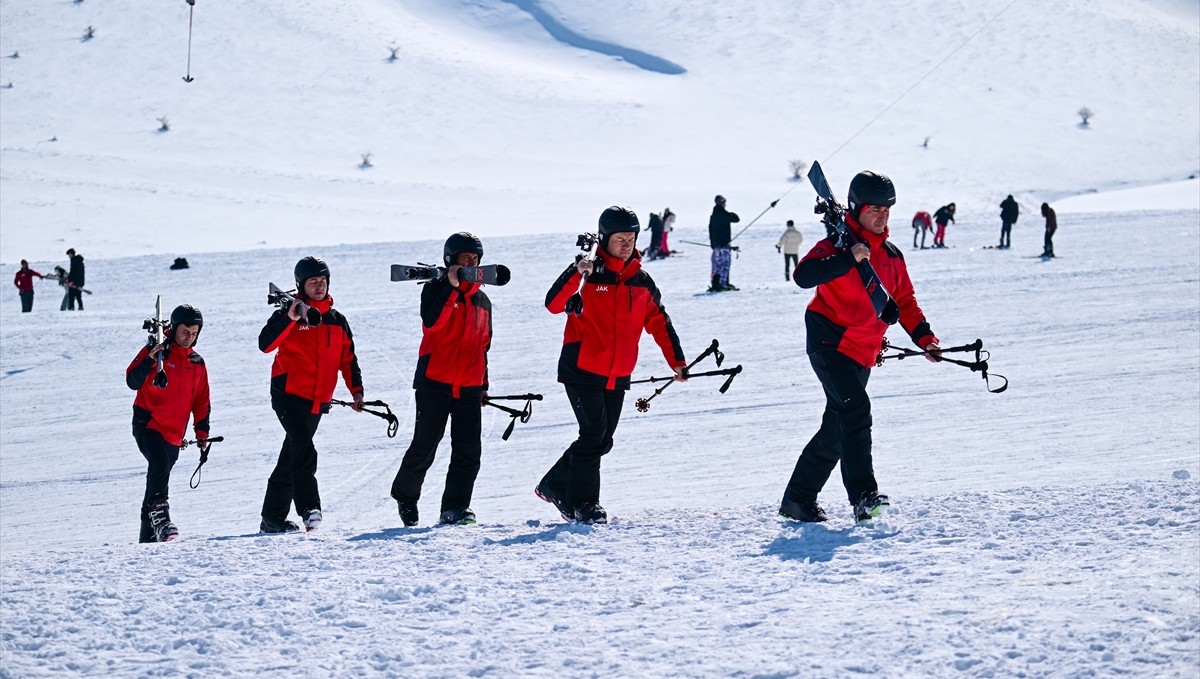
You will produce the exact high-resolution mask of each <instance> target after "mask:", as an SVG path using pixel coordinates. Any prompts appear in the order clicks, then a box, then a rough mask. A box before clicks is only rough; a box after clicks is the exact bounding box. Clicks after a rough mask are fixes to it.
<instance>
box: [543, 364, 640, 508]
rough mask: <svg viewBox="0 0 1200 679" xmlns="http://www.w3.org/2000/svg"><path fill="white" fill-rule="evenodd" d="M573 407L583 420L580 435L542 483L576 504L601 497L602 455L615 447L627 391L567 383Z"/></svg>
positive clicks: (559, 495)
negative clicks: (615, 438) (614, 443)
mask: <svg viewBox="0 0 1200 679" xmlns="http://www.w3.org/2000/svg"><path fill="white" fill-rule="evenodd" d="M563 386H565V387H566V390H567V398H568V399H570V401H571V410H573V411H574V412H575V419H576V420H578V421H579V438H577V439H575V442H574V443H572V444H571V445H570V447H568V448H567V450H566V452H564V453H563V454H562V457H560V458H558V461H557V462H555V463H554V466H553V467H551V468H550V471H548V472H546V475H545V476H543V477H542V480H541V483H539V484H538V486H539V487H540V488H542V489H543V490H544V491H548V492H549V493H550V494H551V495H553V496H554V497H559V498H566V500H567V503H568V504H569V505H570V506H572V507H581V506H583V505H584V504H586V503H588V502H599V501H600V458H601V457H602V456H604V455H605V454H606V453H608V451H610V450H612V447H613V432H615V431H616V430H617V423H618V422H619V421H620V419H621V406H622V405H623V404H624V403H625V392H624V390H621V389H603V388H598V387H582V386H575V385H570V384H567V385H563Z"/></svg>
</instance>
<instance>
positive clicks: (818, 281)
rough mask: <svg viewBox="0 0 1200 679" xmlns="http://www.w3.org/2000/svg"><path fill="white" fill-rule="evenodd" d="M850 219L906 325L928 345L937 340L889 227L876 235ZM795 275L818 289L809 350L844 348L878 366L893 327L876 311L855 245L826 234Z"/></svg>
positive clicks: (811, 307) (808, 317)
mask: <svg viewBox="0 0 1200 679" xmlns="http://www.w3.org/2000/svg"><path fill="white" fill-rule="evenodd" d="M846 224H847V226H849V227H850V230H851V231H852V232H853V233H854V235H855V236H857V237H858V240H859V241H860V242H862V243H863V244H865V245H867V246H868V247H869V248H871V266H872V267H874V268H875V273H876V274H878V276H879V281H880V282H881V283H883V286H884V288H886V289H887V291H888V292H890V293H891V295H892V298H893V299H894V300H895V301H896V304H897V305H898V306H899V307H900V325H901V326H902V327H903V328H904V329H905V331H907V332H908V334H909V336H910V337H912V340H913V341H914V342H916V343H917V346H919V347H921V348H922V349H924V348H925V347H926V346H928V345H929V343H930V342H936V341H937V337H935V336H934V334H933V331H932V330H930V328H929V323H927V322H926V321H925V313H924V312H922V311H921V307H920V306H918V305H917V298H916V296H915V295H914V294H913V285H912V280H910V279H909V277H908V267H907V266H905V264H904V255H903V254H901V253H900V249H899V248H897V247H896V246H895V245H893V244H891V243H889V242H888V240H887V237H888V231H887V229H884V232H883V233H882V234H880V235H875V234H873V233H871V232H870V231H867V230H866V229H864V228H863V227H862V226H861V225H859V223H858V222H857V221H855V220H854V218H853V217H850V216H847V217H846ZM792 278H793V280H795V281H796V284H797V285H799V286H800V287H802V288H812V287H815V288H816V289H817V293H816V295H814V296H813V299H812V301H811V302H809V304H808V310H807V311H806V312H805V314H804V325H805V328H806V330H807V334H808V353H810V354H816V353H821V352H831V351H838V352H841V353H843V354H845V355H846V356H849V357H850V358H852V359H854V360H855V361H856V362H858V364H859V365H861V366H863V367H864V368H870V367H872V366H874V365H875V359H876V358H878V356H879V351H880V349H881V348H882V343H883V336H884V333H886V332H887V327H888V326H887V323H884V322H883V321H881V320H879V318H878V317H877V316H876V315H875V307H874V306H872V304H871V298H870V296H869V295H868V294H867V288H866V286H864V285H863V283H862V278H861V277H859V274H858V269H857V268H856V262H855V259H854V255H853V254H851V253H850V250H849V249H847V250H839V249H838V248H837V246H836V245H835V244H834V242H833V241H832V240H830V239H828V238H826V239H824V240H822V241H820V242H819V243H817V244H816V245H815V246H813V249H812V250H810V251H809V253H808V254H807V255H805V256H804V258H803V259H801V260H800V264H799V266H797V267H796V270H795V271H794V272H793V273H792Z"/></svg>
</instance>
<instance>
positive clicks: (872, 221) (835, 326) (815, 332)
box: [779, 172, 939, 522]
mask: <svg viewBox="0 0 1200 679" xmlns="http://www.w3.org/2000/svg"><path fill="white" fill-rule="evenodd" d="M895 203H896V189H895V187H894V186H893V185H892V181H891V180H890V179H888V178H887V177H885V176H883V175H880V174H876V173H874V172H860V173H859V174H858V175H856V176H855V177H854V180H853V181H851V182H850V194H849V197H848V200H847V204H848V211H847V214H846V226H847V227H848V228H849V230H850V231H851V232H852V233H853V235H854V236H855V237H856V238H857V239H858V241H859V242H857V243H855V244H854V245H852V246H851V247H849V248H845V249H843V248H839V247H838V246H837V244H835V242H834V241H833V240H830V239H825V240H822V241H821V242H819V243H817V244H816V246H814V247H813V249H812V250H811V251H810V252H809V253H808V254H807V255H805V256H804V259H802V260H800V265H799V266H798V267H796V271H795V273H794V274H793V279H794V280H795V281H796V284H797V285H799V286H800V287H802V288H813V287H815V288H816V289H817V291H816V294H815V295H814V296H813V299H812V302H810V303H809V305H808V310H807V311H806V312H805V314H804V324H805V328H806V331H807V335H808V340H807V342H808V359H809V362H810V363H812V367H813V371H814V372H815V373H816V374H817V379H819V380H820V381H821V386H822V387H823V388H824V390H825V396H826V403H825V414H824V415H823V417H822V419H821V428H820V429H819V430H818V431H817V433H816V434H815V435H814V436H813V438H812V440H811V441H809V442H808V445H806V446H805V447H804V450H803V452H801V454H800V459H799V460H797V462H796V468H795V470H794V471H793V472H792V476H791V479H790V480H789V481H788V485H787V489H786V490H785V491H784V495H783V501H782V503H781V504H780V508H779V513H780V514H781V515H783V516H785V517H787V518H789V519H794V520H796V521H806V522H816V521H825V520H826V516H825V511H824V510H823V509H822V508H821V506H820V505H819V504H817V494H818V493H820V491H821V488H822V487H824V485H825V482H826V481H827V480H828V479H829V474H830V473H831V472H832V471H833V467H834V465H836V464H837V463H838V462H841V468H842V483H843V484H844V485H845V487H846V493H847V497H848V499H849V500H850V504H851V505H852V506H853V507H854V514H855V518H856V519H857V520H859V521H866V520H869V519H870V518H871V517H872V516H876V515H878V514H879V513H881V512H882V511H883V509H884V508H885V507H887V506H888V505H889V501H888V497H887V496H886V495H881V494H880V493H879V486H878V484H877V482H876V480H875V471H874V469H873V467H872V458H871V401H870V398H868V396H867V379H868V378H869V377H870V376H871V367H872V366H874V365H875V360H876V358H877V357H878V355H879V351H880V349H881V348H882V341H883V336H884V333H885V332H886V331H887V324H886V323H884V322H883V321H881V320H879V318H878V317H877V316H876V314H875V308H874V306H873V305H872V304H871V299H870V297H869V296H868V294H867V290H866V287H865V286H864V285H863V282H862V278H861V277H860V276H859V274H858V271H857V269H856V265H857V264H858V262H861V261H863V260H870V262H871V265H872V266H873V267H874V268H875V272H876V274H878V276H879V280H880V282H881V283H883V286H884V287H885V288H886V289H887V290H888V291H889V292H891V294H892V298H893V299H894V300H895V302H896V304H897V305H898V306H899V308H900V324H901V325H902V326H903V327H904V329H905V330H906V331H907V332H908V334H909V336H910V337H911V338H912V340H913V341H914V342H916V343H917V346H919V347H921V348H922V349H925V350H927V351H929V352H930V354H929V356H928V357H927V358H929V360H931V361H936V360H937V358H936V357H937V351H938V349H939V347H938V339H937V337H935V336H934V334H933V331H932V330H930V328H929V324H928V323H927V322H926V321H925V314H924V312H922V311H921V307H920V306H918V305H917V299H916V297H915V296H914V295H913V285H912V281H911V280H910V279H909V277H908V269H907V267H906V266H905V264H904V255H902V254H901V253H900V248H898V247H896V246H895V245H893V244H892V243H891V242H889V241H888V228H887V223H888V216H889V213H890V209H891V206H892V205H895Z"/></svg>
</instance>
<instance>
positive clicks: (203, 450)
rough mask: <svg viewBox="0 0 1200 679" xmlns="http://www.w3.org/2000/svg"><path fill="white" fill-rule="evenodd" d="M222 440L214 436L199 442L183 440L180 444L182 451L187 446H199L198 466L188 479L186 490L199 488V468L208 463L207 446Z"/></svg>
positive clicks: (198, 440) (221, 437) (222, 438)
mask: <svg viewBox="0 0 1200 679" xmlns="http://www.w3.org/2000/svg"><path fill="white" fill-rule="evenodd" d="M224 440H225V437H224V436H214V437H212V438H210V439H203V440H201V439H193V440H191V441H189V440H187V439H184V440H183V443H182V444H180V446H179V449H180V450H183V449H184V448H187V447H188V446H190V445H193V444H195V445H199V446H200V464H198V465H196V471H194V472H192V477H191V478H190V479H188V488H191V489H192V490H195V489H196V488H198V487H199V486H200V478H201V474H200V468H201V467H203V466H204V463H205V462H208V445H209V444H212V443H220V442H221V441H224Z"/></svg>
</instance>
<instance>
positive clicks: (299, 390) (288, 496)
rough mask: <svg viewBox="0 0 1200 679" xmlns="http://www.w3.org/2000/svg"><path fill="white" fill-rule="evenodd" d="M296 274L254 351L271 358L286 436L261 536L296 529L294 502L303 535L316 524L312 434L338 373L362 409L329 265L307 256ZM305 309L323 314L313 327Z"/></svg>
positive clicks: (275, 401)
mask: <svg viewBox="0 0 1200 679" xmlns="http://www.w3.org/2000/svg"><path fill="white" fill-rule="evenodd" d="M295 274H296V289H297V294H296V301H295V303H294V304H292V305H291V306H290V307H288V308H287V309H277V310H276V311H275V313H273V314H271V317H270V318H269V319H267V324H266V325H264V326H263V329H262V332H260V333H259V334H258V348H259V349H260V350H262V352H263V353H265V354H269V353H271V352H272V351H274V352H276V353H275V361H274V362H273V363H272V364H271V408H272V409H273V410H274V411H275V416H276V417H278V418H279V424H281V425H283V431H284V432H285V433H286V436H285V437H284V439H283V447H282V448H281V449H280V451H279V461H278V462H276V464H275V469H274V470H273V471H272V472H271V477H270V478H269V479H268V480H267V492H266V495H265V496H264V497H263V507H262V523H260V524H259V530H261V531H262V532H264V533H290V532H293V531H297V530H300V528H299V526H297V525H296V524H295V523H292V522H291V521H289V520H288V519H287V515H288V506H289V505H291V504H292V503H293V502H294V503H295V505H296V513H297V514H299V515H300V518H301V519H302V520H303V521H304V527H305V529H306V530H310V531H311V530H314V529H316V528H317V527H318V526H320V525H321V494H320V492H319V490H318V488H317V449H316V447H315V446H314V445H313V435H314V434H316V433H317V427H318V426H319V425H320V424H321V415H322V414H323V413H327V412H329V403H330V400H332V398H333V390H334V388H335V387H336V386H337V378H338V373H339V372H340V373H341V374H342V379H343V380H344V381H345V383H346V387H347V388H348V389H349V390H350V394H351V395H352V396H353V397H354V410H356V411H359V412H361V411H362V402H363V385H362V373H361V372H360V371H359V369H358V357H357V356H356V355H355V353H354V335H353V334H352V333H351V332H350V322H349V321H347V320H346V317H345V316H343V315H342V314H341V312H339V311H338V310H336V309H334V308H333V298H332V297H330V296H329V267H328V266H326V264H325V262H324V261H323V260H322V259H320V258H318V257H305V258H304V259H301V260H300V261H299V262H296V269H295ZM302 303H303V304H307V305H308V306H310V307H312V308H313V309H316V310H317V311H318V312H319V313H320V322H319V323H318V324H316V325H309V324H308V322H307V319H304V318H303V317H302V316H301V313H300V310H301V309H300V305H301V304H302Z"/></svg>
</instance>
